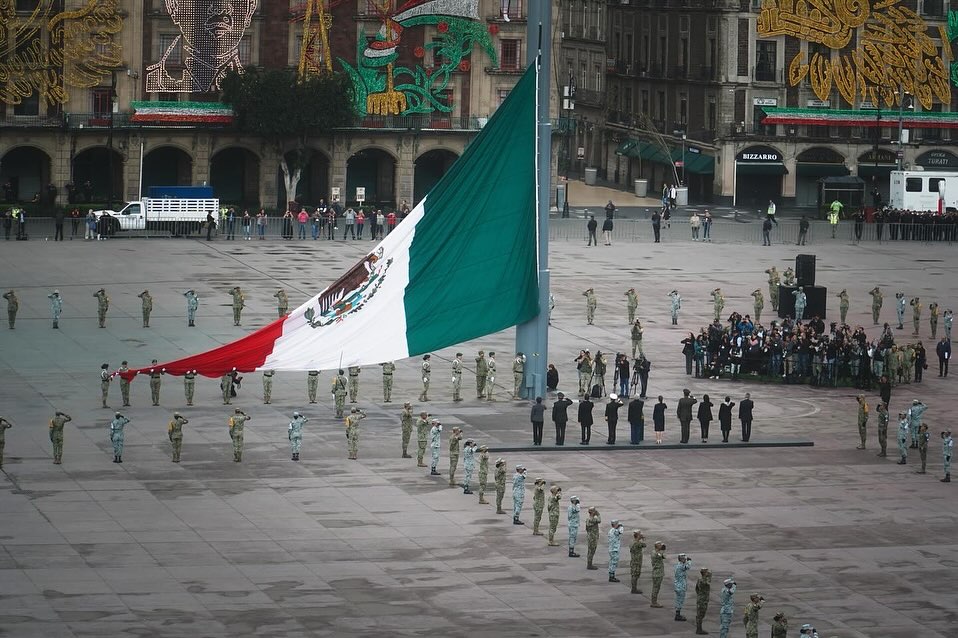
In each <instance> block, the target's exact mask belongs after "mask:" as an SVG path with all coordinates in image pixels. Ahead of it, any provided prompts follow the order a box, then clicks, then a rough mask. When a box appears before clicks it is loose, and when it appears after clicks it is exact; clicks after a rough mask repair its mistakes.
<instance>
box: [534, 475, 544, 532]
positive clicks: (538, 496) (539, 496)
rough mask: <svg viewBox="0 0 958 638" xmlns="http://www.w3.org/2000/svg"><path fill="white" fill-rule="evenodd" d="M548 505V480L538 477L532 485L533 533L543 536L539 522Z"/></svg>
mask: <svg viewBox="0 0 958 638" xmlns="http://www.w3.org/2000/svg"><path fill="white" fill-rule="evenodd" d="M545 507H546V480H545V479H542V478H537V479H536V480H535V484H534V485H533V487H532V535H533V536H542V532H540V531H539V523H540V522H541V521H542V512H543V511H544V510H545Z"/></svg>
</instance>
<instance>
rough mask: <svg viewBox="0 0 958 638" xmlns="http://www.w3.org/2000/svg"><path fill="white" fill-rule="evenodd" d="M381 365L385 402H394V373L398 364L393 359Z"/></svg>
mask: <svg viewBox="0 0 958 638" xmlns="http://www.w3.org/2000/svg"><path fill="white" fill-rule="evenodd" d="M379 365H381V366H382V367H383V403H392V400H393V373H395V372H396V364H395V363H393V362H392V361H386V362H385V363H380V364H379Z"/></svg>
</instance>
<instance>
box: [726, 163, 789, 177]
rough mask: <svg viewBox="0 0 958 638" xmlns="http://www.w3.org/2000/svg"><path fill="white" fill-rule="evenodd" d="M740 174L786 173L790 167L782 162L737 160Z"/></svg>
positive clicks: (736, 168) (737, 168)
mask: <svg viewBox="0 0 958 638" xmlns="http://www.w3.org/2000/svg"><path fill="white" fill-rule="evenodd" d="M735 164H736V166H735V170H736V171H738V174H739V175H785V174H786V173H788V169H787V168H785V165H784V164H782V163H781V162H736V163H735Z"/></svg>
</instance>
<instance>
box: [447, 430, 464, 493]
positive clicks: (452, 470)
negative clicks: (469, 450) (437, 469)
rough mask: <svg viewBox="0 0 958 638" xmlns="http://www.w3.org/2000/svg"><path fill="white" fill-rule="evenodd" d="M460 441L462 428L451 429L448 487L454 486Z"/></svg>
mask: <svg viewBox="0 0 958 638" xmlns="http://www.w3.org/2000/svg"><path fill="white" fill-rule="evenodd" d="M461 441H462V428H459V427H454V428H452V434H450V435H449V486H450V487H452V486H454V485H455V484H456V468H458V467H459V448H460V445H461V443H460V442H461Z"/></svg>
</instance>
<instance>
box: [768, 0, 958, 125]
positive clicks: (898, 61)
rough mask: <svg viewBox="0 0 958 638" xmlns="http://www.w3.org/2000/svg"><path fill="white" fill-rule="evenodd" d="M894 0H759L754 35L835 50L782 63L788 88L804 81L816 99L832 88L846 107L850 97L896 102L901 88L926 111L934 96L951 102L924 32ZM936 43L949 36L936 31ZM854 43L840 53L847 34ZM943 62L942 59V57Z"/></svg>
mask: <svg viewBox="0 0 958 638" xmlns="http://www.w3.org/2000/svg"><path fill="white" fill-rule="evenodd" d="M899 3H900V0H764V2H763V3H762V11H761V13H760V14H759V17H758V22H757V32H758V35H759V36H760V37H769V38H771V37H776V36H780V35H784V36H788V37H793V38H797V39H799V40H803V41H806V42H809V43H815V44H820V45H823V46H825V47H827V48H828V49H832V50H835V51H837V52H838V55H837V56H836V58H835V59H834V60H832V59H831V56H829V55H822V54H821V53H819V52H817V51H816V52H814V53H813V54H812V55H811V57H810V58H808V59H806V54H805V53H803V52H801V51H799V52H798V53H797V54H796V55H795V56H794V57H793V58H792V59H791V60H790V61H789V64H788V83H789V84H790V85H791V86H796V85H798V84H799V83H800V82H802V81H803V80H805V79H806V78H807V79H808V82H809V84H810V85H811V87H812V91H813V92H814V93H815V95H816V97H818V99H820V100H822V101H827V100H828V99H829V97H830V96H831V93H832V89H833V88H834V89H836V90H837V91H838V94H839V95H840V96H841V98H842V99H843V100H844V101H845V102H846V103H848V104H852V105H854V104H855V103H856V97H858V96H860V97H861V99H862V100H868V101H870V102H871V103H872V104H877V103H878V102H879V100H880V101H883V102H884V103H885V105H886V106H889V107H890V106H892V105H893V104H897V102H898V100H899V99H900V94H901V91H905V92H907V93H911V94H912V95H914V96H915V98H916V99H917V101H918V102H919V103H920V104H921V105H922V106H923V107H924V108H925V109H926V110H927V109H930V108H931V105H932V103H933V102H934V101H935V99H937V100H938V101H939V102H941V103H943V104H949V103H950V102H951V84H950V83H949V76H951V77H952V81H954V78H955V77H958V71H956V69H955V65H954V64H953V65H952V68H951V69H949V68H948V67H947V66H946V64H945V61H944V60H943V59H942V56H941V55H940V54H939V53H938V49H937V47H936V46H935V42H934V40H932V38H931V37H930V36H929V35H928V34H929V30H930V27H929V25H927V24H926V23H925V21H924V20H923V19H922V18H921V17H920V16H918V14H917V13H915V12H914V10H912V9H910V8H908V7H905V6H901V5H900V4H899ZM939 31H940V35H941V37H942V40H943V41H945V42H947V41H949V39H953V38H949V37H948V36H949V35H952V33H951V18H950V16H949V34H948V35H946V33H945V31H944V29H939ZM853 35H857V36H858V37H857V46H856V47H855V48H854V49H852V50H851V51H847V48H848V46H849V44H850V43H851V42H852V36H853ZM946 57H950V56H949V55H948V53H947V52H946Z"/></svg>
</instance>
